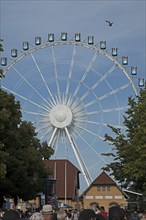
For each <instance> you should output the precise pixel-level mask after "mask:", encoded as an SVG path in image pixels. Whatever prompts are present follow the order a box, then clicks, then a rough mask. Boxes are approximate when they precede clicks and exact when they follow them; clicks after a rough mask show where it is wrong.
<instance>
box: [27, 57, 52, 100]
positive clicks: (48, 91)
mask: <svg viewBox="0 0 146 220" xmlns="http://www.w3.org/2000/svg"><path fill="white" fill-rule="evenodd" d="M31 57H32V59H33V61H34V63H35V66H36V68H37V70H38V72H39V74H40V76H41V78H42V80H43V82H44V85H45V87H46V89H47V91H48V92H49V95H50V96H51V98H52V100H53V102H54V104H56V102H55V99H54V97H53V95H52V93H51V91H50V89H49V87H48V85H47V83H46V80H45V79H44V76H43V74H42V72H41V70H40V68H39V66H38V64H37V62H36V59H35V57H34V55H33V54H32V53H31Z"/></svg>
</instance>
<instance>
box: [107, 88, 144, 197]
mask: <svg viewBox="0 0 146 220" xmlns="http://www.w3.org/2000/svg"><path fill="white" fill-rule="evenodd" d="M124 125H125V127H126V130H125V133H121V129H118V128H114V127H112V126H109V127H110V128H111V130H112V132H113V134H114V135H113V136H110V135H108V134H106V135H105V140H106V141H110V143H111V145H113V148H112V149H113V153H111V154H104V155H106V156H111V157H112V158H113V162H111V163H110V164H108V165H107V166H106V167H105V168H104V169H105V170H106V171H111V172H112V173H111V174H112V175H114V177H115V179H116V180H118V181H119V182H121V184H123V186H126V187H129V189H131V190H135V191H137V192H140V193H143V194H145V195H146V88H144V89H141V91H140V94H139V96H136V97H135V98H134V99H132V98H131V97H130V98H129V99H128V110H127V111H126V116H124Z"/></svg>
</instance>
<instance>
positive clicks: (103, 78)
mask: <svg viewBox="0 0 146 220" xmlns="http://www.w3.org/2000/svg"><path fill="white" fill-rule="evenodd" d="M116 66H117V65H116V64H115V65H114V66H112V67H111V69H110V70H109V71H107V72H106V73H105V74H104V75H103V76H102V77H101V78H100V80H98V81H97V82H96V83H94V84H93V86H92V87H90V88H89V89H88V90H87V92H86V93H85V94H84V95H83V96H82V97H81V98H80V100H81V101H83V100H84V99H85V98H86V97H87V96H88V95H89V94H90V93H91V92H93V90H94V89H95V88H96V87H97V86H98V85H99V84H100V83H101V82H102V81H103V80H105V79H106V78H107V77H108V76H109V75H110V74H111V73H112V72H113V71H114V70H115V68H116Z"/></svg>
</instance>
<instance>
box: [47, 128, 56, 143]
mask: <svg viewBox="0 0 146 220" xmlns="http://www.w3.org/2000/svg"><path fill="white" fill-rule="evenodd" d="M56 131H57V128H56V127H55V128H54V131H53V133H52V136H51V138H50V140H49V142H48V145H49V146H51V144H52V142H53V139H54V137H55V134H56Z"/></svg>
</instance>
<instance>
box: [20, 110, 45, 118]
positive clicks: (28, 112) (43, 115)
mask: <svg viewBox="0 0 146 220" xmlns="http://www.w3.org/2000/svg"><path fill="white" fill-rule="evenodd" d="M23 112H24V113H26V114H30V115H36V116H42V117H45V118H46V120H48V117H49V114H48V113H47V114H44V113H39V112H31V111H26V110H24V111H23Z"/></svg>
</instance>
